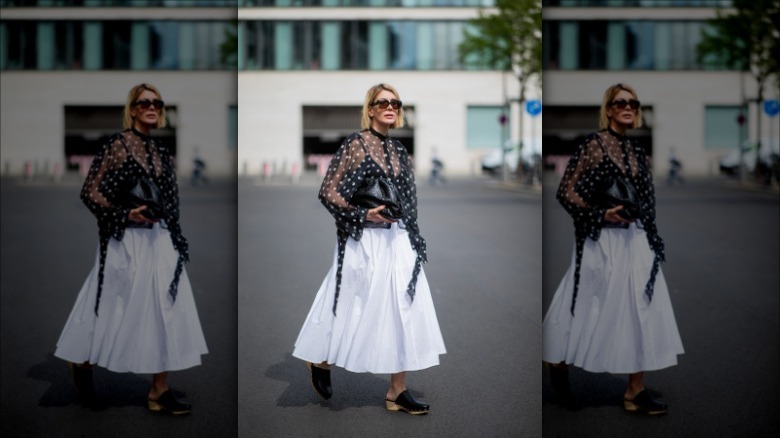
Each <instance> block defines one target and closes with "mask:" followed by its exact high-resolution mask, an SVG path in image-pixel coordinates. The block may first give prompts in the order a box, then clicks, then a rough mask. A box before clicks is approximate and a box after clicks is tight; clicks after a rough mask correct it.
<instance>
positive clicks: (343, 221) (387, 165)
mask: <svg viewBox="0 0 780 438" xmlns="http://www.w3.org/2000/svg"><path fill="white" fill-rule="evenodd" d="M383 175H384V176H386V177H388V178H390V180H391V181H392V182H393V184H394V185H395V186H396V188H397V189H398V192H399V194H400V195H401V197H402V202H403V204H404V205H403V206H404V211H405V213H406V216H404V218H403V219H402V220H401V222H402V224H403V226H404V227H406V230H407V231H408V234H409V240H410V243H411V245H412V248H413V249H414V250H415V252H416V253H417V260H416V262H415V266H414V271H413V273H412V278H411V281H410V282H409V285H408V287H407V293H408V294H409V296H410V297H411V298H412V299H414V294H415V286H416V284H417V276H418V274H419V272H420V269H421V265H422V263H424V262H427V260H428V258H427V254H426V246H425V239H423V237H422V236H421V235H420V229H419V227H418V225H417V188H416V186H415V181H414V172H413V167H412V162H411V159H410V157H409V154H408V152H407V150H406V148H405V147H404V145H403V144H401V142H400V141H398V140H395V139H392V138H389V137H386V136H384V135H382V134H380V133H379V132H377V131H375V130H373V129H368V130H364V131H361V132H355V133H353V134H351V135H350V136H349V137H347V138H346V139H345V140H344V142H343V143H342V144H341V146H340V147H339V149H338V150H337V151H336V154H335V155H334V156H333V158H332V159H331V162H330V166H329V167H328V171H327V173H326V174H325V178H324V180H323V181H322V186H321V187H320V192H319V199H320V201H321V202H322V203H323V205H325V208H327V209H328V211H329V212H330V213H331V214H332V215H333V217H334V218H335V219H336V228H337V235H338V266H337V270H336V299H335V300H334V303H333V313H334V314H335V313H336V307H337V304H338V295H339V290H340V287H341V271H342V266H343V261H344V249H345V247H346V243H347V239H349V238H350V237H351V238H352V239H354V240H358V241H359V240H360V238H361V236H362V235H363V228H364V227H365V225H366V214H367V212H368V209H366V208H364V207H359V206H355V205H352V204H350V202H349V201H350V199H351V198H352V195H353V194H354V193H355V191H357V189H358V188H359V187H360V186H361V185H362V184H363V183H364V182H368V181H370V180H371V179H373V178H377V177H380V176H383Z"/></svg>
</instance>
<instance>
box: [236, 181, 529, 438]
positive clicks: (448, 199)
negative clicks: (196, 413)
mask: <svg viewBox="0 0 780 438" xmlns="http://www.w3.org/2000/svg"><path fill="white" fill-rule="evenodd" d="M317 189H318V187H316V186H314V185H307V186H302V187H301V186H297V187H295V186H282V185H265V186H258V185H253V184H251V183H249V182H244V183H240V184H239V200H240V202H239V227H238V236H239V247H238V250H239V266H238V268H239V282H238V287H239V289H238V290H239V299H238V303H239V307H238V317H239V352H240V353H239V359H238V367H239V381H240V385H239V390H238V399H239V411H238V426H239V434H240V436H242V437H342V438H349V437H418V436H425V437H475V436H484V437H534V436H540V435H541V429H542V417H541V410H540V406H541V383H540V381H539V378H538V372H537V371H536V370H537V366H538V364H539V358H540V357H541V356H540V355H541V311H540V309H541V294H540V293H539V291H540V290H541V244H542V240H541V237H542V236H541V232H540V230H541V226H542V223H541V195H540V194H539V193H538V192H537V193H534V192H524V191H518V190H515V191H512V190H504V189H500V188H498V187H497V186H495V185H491V184H490V182H489V181H488V180H485V179H477V180H469V181H451V182H449V183H448V184H446V185H442V186H436V187H429V186H427V185H426V184H425V183H423V184H421V186H420V189H419V192H420V194H419V211H420V221H419V222H420V226H421V230H422V234H423V236H424V237H426V239H427V240H428V255H429V263H428V264H427V265H424V269H425V271H426V274H427V276H428V280H429V283H430V285H431V290H432V293H433V300H434V305H435V307H436V311H437V315H438V319H439V324H440V326H441V330H442V334H443V337H444V342H445V344H446V347H447V350H448V352H447V354H446V355H443V356H442V357H441V364H440V365H439V366H436V367H432V368H429V369H427V370H423V371H416V372H412V373H408V374H407V385H408V386H409V388H410V390H411V391H412V393H413V394H414V395H415V396H416V397H419V398H421V399H423V400H425V401H427V402H428V403H430V404H431V413H430V414H429V415H427V416H411V415H407V414H405V413H401V412H388V411H386V410H385V409H384V395H385V391H386V389H387V385H388V381H389V376H388V375H372V374H356V373H350V372H347V371H345V370H343V369H339V368H334V370H333V375H332V378H333V391H334V396H333V398H331V399H330V400H329V401H321V400H320V398H319V397H318V396H317V394H316V393H315V392H314V391H313V389H312V388H311V385H310V383H309V373H308V371H307V369H306V367H305V365H304V362H303V361H301V360H298V359H296V358H293V357H292V356H291V352H292V349H293V344H294V342H295V339H296V337H297V335H298V331H299V330H300V328H301V325H302V323H303V320H304V318H305V317H306V315H307V313H308V311H309V308H310V306H311V304H312V301H313V299H314V295H315V293H316V292H317V289H318V288H319V286H320V283H321V282H322V280H323V278H324V276H325V274H326V273H327V271H328V269H329V267H330V263H331V260H332V254H333V249H334V245H335V242H336V230H335V226H334V223H333V219H332V218H331V216H330V215H329V214H328V212H327V211H326V210H325V208H324V207H322V205H321V204H320V203H319V201H318V200H317V196H316V195H317Z"/></svg>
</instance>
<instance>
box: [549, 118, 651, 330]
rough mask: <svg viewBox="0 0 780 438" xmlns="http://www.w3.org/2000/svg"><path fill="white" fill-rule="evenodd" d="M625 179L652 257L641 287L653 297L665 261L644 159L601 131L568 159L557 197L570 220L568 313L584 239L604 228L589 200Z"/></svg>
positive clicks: (627, 142)
mask: <svg viewBox="0 0 780 438" xmlns="http://www.w3.org/2000/svg"><path fill="white" fill-rule="evenodd" d="M619 174H623V175H625V176H626V177H627V178H628V179H629V180H630V181H631V183H632V184H633V185H634V187H635V188H636V190H637V194H638V196H639V205H640V207H641V209H642V213H641V216H640V218H639V219H638V221H637V224H638V226H640V227H642V228H644V230H645V232H646V234H647V240H648V243H649V245H650V248H652V249H653V251H654V252H655V258H654V261H653V265H652V266H651V267H648V268H649V269H650V279H649V280H648V282H647V285H646V286H645V294H646V295H647V297H648V299H650V300H652V298H653V285H654V284H655V277H656V274H657V273H658V269H659V266H660V263H661V262H663V261H665V259H666V257H665V254H664V242H663V239H661V236H659V235H658V228H657V227H656V223H655V188H654V186H653V175H652V169H651V168H650V160H649V158H648V157H647V155H646V154H645V151H644V150H643V149H642V147H641V146H640V145H639V144H638V143H637V142H635V141H633V140H631V139H630V138H628V137H626V136H623V135H620V134H619V133H617V132H615V131H613V130H611V129H605V130H602V131H599V132H596V133H593V134H591V135H589V136H588V137H587V138H586V139H585V141H583V143H582V144H581V145H580V146H579V147H577V150H576V151H575V152H574V154H573V155H572V156H571V158H570V159H569V163H568V165H567V167H566V171H565V172H564V174H563V178H562V179H561V182H560V185H559V186H558V192H557V194H556V196H557V198H558V201H559V202H560V203H561V204H562V205H563V207H564V208H565V209H566V211H567V212H568V213H569V215H570V216H571V217H572V219H573V220H574V230H575V240H576V254H575V256H576V257H575V263H576V265H575V269H574V296H573V298H572V303H571V313H572V315H573V314H574V305H575V302H576V299H577V289H578V286H579V280H580V267H581V265H582V252H583V248H584V246H585V239H587V238H590V239H593V240H598V238H599V235H600V233H601V229H602V227H603V226H604V225H605V222H604V213H605V211H606V210H605V209H604V208H601V207H598V206H595V205H594V203H593V202H592V200H593V199H594V197H595V195H596V194H597V193H599V191H600V190H605V189H606V188H607V187H608V186H609V184H610V182H611V181H612V179H613V178H614V177H615V176H617V175H619Z"/></svg>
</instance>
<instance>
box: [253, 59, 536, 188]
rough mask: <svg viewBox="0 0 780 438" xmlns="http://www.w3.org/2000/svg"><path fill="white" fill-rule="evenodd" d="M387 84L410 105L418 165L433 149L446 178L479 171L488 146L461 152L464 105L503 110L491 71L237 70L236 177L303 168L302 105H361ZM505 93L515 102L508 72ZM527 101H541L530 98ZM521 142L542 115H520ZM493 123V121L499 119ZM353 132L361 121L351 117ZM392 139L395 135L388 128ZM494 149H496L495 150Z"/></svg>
mask: <svg viewBox="0 0 780 438" xmlns="http://www.w3.org/2000/svg"><path fill="white" fill-rule="evenodd" d="M380 82H387V83H389V84H392V85H393V86H394V87H396V89H397V90H398V92H399V93H400V95H401V99H402V100H403V102H404V104H405V105H411V106H414V109H415V111H414V118H413V120H408V121H409V122H411V124H413V125H414V129H415V133H414V135H415V165H416V167H417V169H418V172H421V173H426V172H428V171H429V170H430V159H431V149H432V147H434V146H435V147H436V148H437V149H438V153H439V155H440V157H441V158H442V159H443V160H444V162H445V164H446V171H447V173H448V174H451V175H452V174H470V173H472V171H478V170H479V168H478V164H479V159H480V157H481V156H482V155H483V154H485V153H487V152H489V150H486V149H468V148H467V147H466V114H467V107H468V106H469V105H501V103H502V102H503V94H502V77H501V73H496V72H384V71H383V72H347V71H340V72H321V71H318V72H239V74H238V89H239V96H238V102H239V115H238V117H239V123H238V125H239V128H238V145H239V146H238V147H239V157H238V165H239V169H240V171H241V172H243V171H244V170H246V171H247V172H248V173H249V174H258V173H259V172H261V169H262V165H263V163H264V162H270V163H273V162H276V163H282V162H286V163H293V162H298V163H301V165H302V160H303V133H302V129H303V127H302V117H303V110H302V107H303V106H306V105H356V106H360V105H362V103H363V99H364V97H365V93H366V91H367V90H368V88H369V87H371V86H372V85H374V84H377V83H380ZM506 82H507V92H508V95H509V96H510V97H516V96H517V94H518V89H519V86H518V85H517V84H516V81H515V80H514V79H513V76H512V75H507V78H506ZM527 97H528V98H538V96H535V95H533V94H531V93H530V92H528V93H527ZM519 110H520V109H519V105H514V108H513V112H512V115H511V117H510V122H511V123H512V125H511V126H512V133H511V137H512V138H517V137H518V133H519V124H518V123H517V120H518V112H519ZM523 120H524V126H525V127H526V128H525V130H524V133H525V135H524V137H526V138H528V136H529V135H530V132H531V123H536V124H537V126H536V127H535V133H536V134H537V136H541V117H536V118H533V119H532V118H530V117H527V116H526V117H524V119H523ZM496 123H497V124H498V122H496ZM354 126H355V130H359V129H360V116H359V115H356V116H355V125H354ZM390 133H391V135H392V130H391V132H390ZM496 148H498V145H496Z"/></svg>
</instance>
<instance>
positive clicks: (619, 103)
mask: <svg viewBox="0 0 780 438" xmlns="http://www.w3.org/2000/svg"><path fill="white" fill-rule="evenodd" d="M638 108H639V102H638V101H637V99H636V96H634V95H633V94H631V93H630V92H628V91H626V90H620V91H618V93H617V94H616V95H615V97H613V98H612V102H611V103H610V104H609V106H608V107H607V117H609V121H610V125H613V124H618V125H622V126H623V127H624V128H631V127H633V126H634V120H635V119H636V112H637V109H638Z"/></svg>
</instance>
